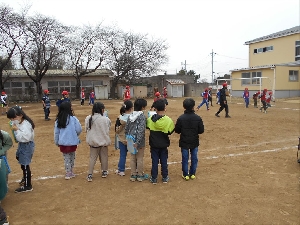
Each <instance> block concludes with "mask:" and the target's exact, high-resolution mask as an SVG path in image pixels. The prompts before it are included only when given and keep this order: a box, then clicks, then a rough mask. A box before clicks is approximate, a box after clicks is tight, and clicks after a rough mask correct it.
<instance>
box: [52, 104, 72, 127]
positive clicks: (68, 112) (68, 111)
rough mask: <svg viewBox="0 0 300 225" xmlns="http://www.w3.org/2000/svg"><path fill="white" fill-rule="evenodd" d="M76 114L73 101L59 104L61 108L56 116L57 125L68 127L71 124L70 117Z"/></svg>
mask: <svg viewBox="0 0 300 225" xmlns="http://www.w3.org/2000/svg"><path fill="white" fill-rule="evenodd" d="M70 116H75V114H74V112H73V110H72V107H71V103H70V102H62V103H61V104H60V106H59V110H58V113H57V116H56V121H57V127H58V128H66V127H67V125H68V124H69V120H68V119H69V117H70Z"/></svg>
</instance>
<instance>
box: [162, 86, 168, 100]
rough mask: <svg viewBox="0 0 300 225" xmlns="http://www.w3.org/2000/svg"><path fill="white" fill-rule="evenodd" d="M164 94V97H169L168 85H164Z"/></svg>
mask: <svg viewBox="0 0 300 225" xmlns="http://www.w3.org/2000/svg"><path fill="white" fill-rule="evenodd" d="M163 96H164V98H167V97H168V90H167V88H166V87H164V92H163Z"/></svg>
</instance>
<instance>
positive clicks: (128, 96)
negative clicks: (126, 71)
mask: <svg viewBox="0 0 300 225" xmlns="http://www.w3.org/2000/svg"><path fill="white" fill-rule="evenodd" d="M123 100H124V101H126V100H130V87H129V86H126V88H125V91H124V98H123Z"/></svg>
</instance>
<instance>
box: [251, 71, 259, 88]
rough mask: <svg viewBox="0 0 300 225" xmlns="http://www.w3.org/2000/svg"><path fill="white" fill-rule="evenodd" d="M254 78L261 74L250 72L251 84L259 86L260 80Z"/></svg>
mask: <svg viewBox="0 0 300 225" xmlns="http://www.w3.org/2000/svg"><path fill="white" fill-rule="evenodd" d="M255 77H261V72H252V84H257V85H259V84H260V78H255Z"/></svg>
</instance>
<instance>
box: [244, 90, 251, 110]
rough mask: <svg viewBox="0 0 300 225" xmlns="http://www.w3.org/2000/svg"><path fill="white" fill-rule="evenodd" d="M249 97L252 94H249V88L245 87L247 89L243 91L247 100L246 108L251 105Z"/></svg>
mask: <svg viewBox="0 0 300 225" xmlns="http://www.w3.org/2000/svg"><path fill="white" fill-rule="evenodd" d="M249 97H250V94H249V91H248V88H245V90H244V92H243V98H244V101H245V106H246V108H248V106H249Z"/></svg>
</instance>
